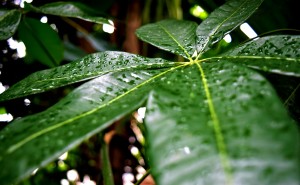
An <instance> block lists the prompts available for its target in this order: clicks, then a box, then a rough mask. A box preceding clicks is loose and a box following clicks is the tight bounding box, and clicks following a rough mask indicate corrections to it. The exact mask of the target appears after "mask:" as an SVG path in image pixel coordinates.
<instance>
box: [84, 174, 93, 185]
mask: <svg viewBox="0 0 300 185" xmlns="http://www.w3.org/2000/svg"><path fill="white" fill-rule="evenodd" d="M82 184H84V185H96V182H94V181H92V180H91V178H90V176H88V175H85V176H84V177H83V183H82Z"/></svg>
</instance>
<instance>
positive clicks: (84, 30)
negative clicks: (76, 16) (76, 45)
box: [62, 17, 89, 35]
mask: <svg viewBox="0 0 300 185" xmlns="http://www.w3.org/2000/svg"><path fill="white" fill-rule="evenodd" d="M62 20H64V21H65V22H66V23H68V24H69V25H70V26H72V27H73V28H75V29H76V30H78V31H80V32H81V33H83V34H84V35H88V34H89V32H88V31H87V30H86V29H85V28H83V27H82V26H80V25H79V24H77V23H76V22H75V21H72V20H71V19H69V18H67V17H62Z"/></svg>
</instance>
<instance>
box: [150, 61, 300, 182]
mask: <svg viewBox="0 0 300 185" xmlns="http://www.w3.org/2000/svg"><path fill="white" fill-rule="evenodd" d="M187 74H188V75H187ZM283 110H284V108H283V106H282V104H281V102H280V101H279V99H278V98H277V97H276V93H275V92H274V90H273V89H272V87H271V86H270V85H269V84H268V82H267V81H266V80H265V79H264V78H262V77H261V76H260V75H258V74H257V73H255V72H253V71H251V70H248V69H245V68H242V67H238V66H235V65H233V64H230V63H227V62H217V63H201V65H200V64H193V65H192V66H188V67H185V68H178V69H177V70H175V71H173V73H169V74H168V75H166V76H165V79H164V83H163V84H161V85H160V86H159V87H156V88H155V90H154V93H153V94H152V96H151V97H150V98H149V100H148V105H147V111H146V121H145V122H146V128H147V129H146V130H147V132H146V136H147V138H146V140H147V141H149V142H148V146H149V147H148V150H147V151H148V156H149V157H150V160H149V161H150V165H151V169H152V172H153V176H154V178H155V180H156V183H157V184H164V185H168V184H170V185H173V184H199V185H200V184H227V185H229V184H244V185H247V184H251V185H254V184H261V185H263V184H265V185H269V184H278V185H279V184H297V179H298V172H299V166H298V161H297V159H298V154H299V153H298V152H299V140H298V139H299V138H298V136H299V135H298V131H297V128H296V125H294V124H293V122H291V121H290V120H289V118H288V116H287V114H286V112H285V111H283ZM275 138H276V139H275Z"/></svg>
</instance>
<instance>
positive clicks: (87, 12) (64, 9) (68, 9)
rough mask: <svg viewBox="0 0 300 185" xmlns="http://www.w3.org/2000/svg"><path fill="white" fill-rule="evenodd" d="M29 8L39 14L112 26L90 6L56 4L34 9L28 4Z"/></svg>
mask: <svg viewBox="0 0 300 185" xmlns="http://www.w3.org/2000/svg"><path fill="white" fill-rule="evenodd" d="M26 6H27V8H29V9H32V10H34V11H37V12H41V13H44V14H50V15H58V16H63V17H74V18H78V19H82V20H85V21H89V22H95V23H99V24H110V23H109V22H108V19H106V18H103V17H100V16H99V15H97V14H99V13H98V12H95V10H93V9H91V8H89V7H88V6H86V5H84V4H82V3H78V2H54V3H49V4H45V5H43V6H41V7H34V6H32V5H30V4H26Z"/></svg>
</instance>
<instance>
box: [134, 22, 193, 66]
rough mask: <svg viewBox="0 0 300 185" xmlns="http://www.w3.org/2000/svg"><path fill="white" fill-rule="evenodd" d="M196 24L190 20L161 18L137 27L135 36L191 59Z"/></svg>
mask: <svg viewBox="0 0 300 185" xmlns="http://www.w3.org/2000/svg"><path fill="white" fill-rule="evenodd" d="M196 28H197V24H196V23H194V22H191V21H178V20H163V21H160V22H157V23H152V24H147V25H145V26H142V27H141V28H139V29H138V30H137V32H136V34H137V36H138V37H139V38H140V39H142V40H143V41H146V42H148V43H150V44H152V45H154V46H157V47H158V48H161V49H164V50H166V51H170V52H171V53H175V54H179V55H181V56H183V57H185V58H187V59H190V60H191V59H192V55H193V53H194V52H195V50H196V48H195V44H196V40H195V39H196V34H195V30H196Z"/></svg>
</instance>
